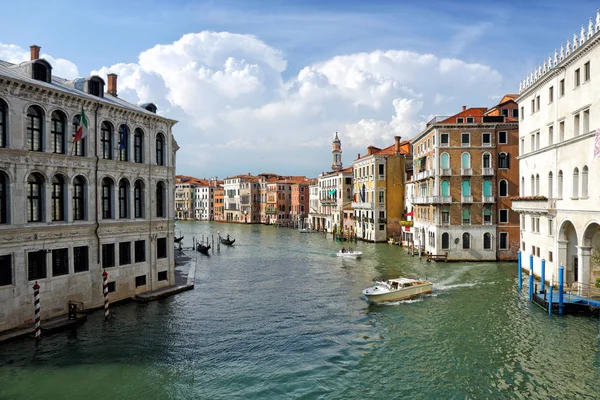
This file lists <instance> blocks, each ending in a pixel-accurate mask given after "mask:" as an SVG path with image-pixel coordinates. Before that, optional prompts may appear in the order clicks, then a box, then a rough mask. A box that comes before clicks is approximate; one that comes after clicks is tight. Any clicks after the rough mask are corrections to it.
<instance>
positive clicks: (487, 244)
mask: <svg viewBox="0 0 600 400" xmlns="http://www.w3.org/2000/svg"><path fill="white" fill-rule="evenodd" d="M483 249H484V250H491V249H492V235H491V234H489V233H487V232H486V233H484V234H483Z"/></svg>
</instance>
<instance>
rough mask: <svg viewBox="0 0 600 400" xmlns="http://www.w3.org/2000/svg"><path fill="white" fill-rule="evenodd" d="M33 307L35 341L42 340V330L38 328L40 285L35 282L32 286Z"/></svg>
mask: <svg viewBox="0 0 600 400" xmlns="http://www.w3.org/2000/svg"><path fill="white" fill-rule="evenodd" d="M33 307H34V309H35V341H36V342H39V341H40V340H42V328H41V326H40V285H38V283H37V281H35V284H34V285H33Z"/></svg>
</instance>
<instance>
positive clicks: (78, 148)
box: [71, 114, 87, 157]
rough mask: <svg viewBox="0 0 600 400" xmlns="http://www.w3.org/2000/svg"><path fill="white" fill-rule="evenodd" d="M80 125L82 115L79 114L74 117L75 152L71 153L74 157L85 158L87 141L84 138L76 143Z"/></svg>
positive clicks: (73, 140)
mask: <svg viewBox="0 0 600 400" xmlns="http://www.w3.org/2000/svg"><path fill="white" fill-rule="evenodd" d="M79 125H81V115H79V114H77V115H76V116H74V117H73V139H72V142H73V151H71V154H72V155H74V156H79V157H85V144H86V141H87V139H86V138H85V137H83V138H81V139H80V140H78V141H76V142H75V135H76V134H77V130H78V129H79Z"/></svg>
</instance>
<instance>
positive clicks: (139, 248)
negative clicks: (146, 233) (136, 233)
mask: <svg viewBox="0 0 600 400" xmlns="http://www.w3.org/2000/svg"><path fill="white" fill-rule="evenodd" d="M134 246H135V262H136V263H140V262H144V261H146V241H145V240H136V241H135V245H134Z"/></svg>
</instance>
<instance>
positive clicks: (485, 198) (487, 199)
mask: <svg viewBox="0 0 600 400" xmlns="http://www.w3.org/2000/svg"><path fill="white" fill-rule="evenodd" d="M481 201H482V202H484V203H495V202H496V199H495V198H494V196H482V197H481Z"/></svg>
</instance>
